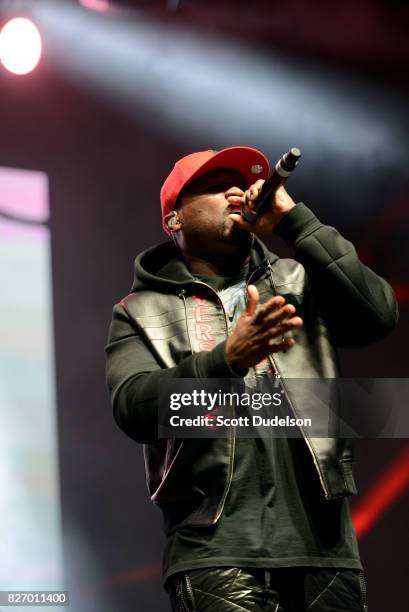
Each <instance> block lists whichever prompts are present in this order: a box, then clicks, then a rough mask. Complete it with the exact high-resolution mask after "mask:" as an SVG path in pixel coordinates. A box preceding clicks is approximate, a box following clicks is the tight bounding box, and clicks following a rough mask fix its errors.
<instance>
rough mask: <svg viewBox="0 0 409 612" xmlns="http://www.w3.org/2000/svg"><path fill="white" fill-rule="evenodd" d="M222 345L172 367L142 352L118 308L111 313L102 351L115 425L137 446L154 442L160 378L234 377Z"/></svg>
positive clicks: (139, 341)
mask: <svg viewBox="0 0 409 612" xmlns="http://www.w3.org/2000/svg"><path fill="white" fill-rule="evenodd" d="M225 344H226V343H225V341H224V342H221V343H219V344H218V345H217V346H216V347H215V348H214V349H213V350H211V351H201V352H198V353H195V354H193V355H189V356H188V357H185V358H184V359H182V360H181V362H180V363H179V364H178V365H177V366H175V367H171V368H164V367H163V364H161V363H160V356H158V357H157V359H155V355H154V353H153V352H152V351H151V350H150V349H149V348H148V347H147V345H146V343H145V342H144V339H143V337H142V335H141V334H140V333H139V332H138V330H137V329H136V327H135V323H134V322H132V320H131V317H130V316H129V314H128V312H127V310H126V308H125V307H124V305H123V304H122V303H119V304H116V305H115V306H114V309H113V315H112V322H111V326H110V329H109V335H108V344H107V346H106V347H105V352H106V358H107V361H106V378H107V384H108V389H109V392H110V396H111V402H112V406H113V411H114V418H115V421H116V423H117V425H118V426H119V427H120V429H122V430H123V431H124V432H125V433H126V434H127V435H128V436H129V437H131V438H132V439H133V440H135V441H136V442H141V443H146V444H150V443H155V442H157V441H158V432H157V428H158V419H157V402H158V387H159V384H160V381H161V380H163V379H165V378H235V377H238V374H237V373H236V372H234V371H233V370H232V369H231V368H230V366H229V364H228V363H227V361H226V357H225Z"/></svg>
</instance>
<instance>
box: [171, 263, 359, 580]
mask: <svg viewBox="0 0 409 612" xmlns="http://www.w3.org/2000/svg"><path fill="white" fill-rule="evenodd" d="M246 275H247V270H244V271H243V272H242V273H241V274H239V275H238V276H237V277H235V278H234V279H224V278H223V277H204V276H199V277H198V278H199V279H200V280H202V281H204V282H206V283H208V284H209V285H212V286H213V287H214V288H215V289H216V290H217V291H223V289H224V288H226V287H232V292H231V295H236V298H235V299H237V303H238V304H239V306H238V308H236V309H235V308H234V304H232V303H231V302H232V300H230V306H231V307H230V313H231V317H230V318H231V322H232V324H233V323H234V321H235V320H236V318H237V316H239V314H240V310H241V309H242V307H243V306H242V304H243V300H242V296H241V300H240V296H239V292H240V287H243V282H242V281H243V278H244V279H245V277H246ZM229 280H230V282H229ZM232 285H233V286H232ZM237 289H238V291H237ZM243 290H244V289H243ZM219 295H220V293H219ZM220 297H221V298H222V299H223V301H224V299H225V297H226V296H225V295H223V296H222V295H220ZM233 301H234V300H233ZM240 303H241V306H240ZM216 566H225V567H226V566H231V567H259V568H276V567H293V566H319V567H343V568H351V569H362V565H361V561H360V558H359V551H358V543H357V540H356V535H355V530H354V527H353V524H352V521H351V516H350V511H349V503H348V499H347V498H345V497H344V498H341V499H335V500H330V501H327V500H326V499H325V497H324V494H323V491H322V488H321V484H320V482H319V477H318V474H317V471H316V468H315V466H314V464H313V460H312V457H311V454H310V451H309V449H308V447H307V445H306V443H305V441H304V439H303V438H236V447H235V457H234V471H233V478H232V482H231V486H230V490H229V493H228V496H227V498H226V502H225V506H224V509H223V512H222V514H221V516H220V518H219V520H218V522H217V523H216V524H215V525H212V526H210V527H205V528H203V527H200V528H199V527H196V528H182V529H180V530H178V531H176V532H175V533H173V534H172V535H170V536H169V537H168V539H167V543H166V547H165V552H164V579H165V580H166V578H168V577H169V576H170V575H172V574H174V573H176V572H180V571H187V570H190V569H197V568H203V567H216Z"/></svg>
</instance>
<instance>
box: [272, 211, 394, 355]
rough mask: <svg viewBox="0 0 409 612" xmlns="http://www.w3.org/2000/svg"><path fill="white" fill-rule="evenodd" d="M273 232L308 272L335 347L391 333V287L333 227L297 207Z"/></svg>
mask: <svg viewBox="0 0 409 612" xmlns="http://www.w3.org/2000/svg"><path fill="white" fill-rule="evenodd" d="M275 233H276V234H277V235H279V236H281V237H282V238H283V239H284V240H285V241H286V242H287V244H289V245H290V246H292V247H293V248H294V249H295V258H296V259H297V260H298V261H299V262H300V263H302V264H303V266H304V268H305V269H306V271H307V274H308V276H309V278H310V282H311V291H312V293H313V294H314V296H315V297H316V299H317V302H318V304H319V307H320V310H321V312H322V315H323V317H324V319H325V321H326V324H327V326H328V328H329V330H330V332H331V337H332V340H333V342H334V344H335V345H337V346H339V347H341V346H343V347H359V346H366V345H368V344H372V343H373V342H377V341H378V340H381V339H382V338H383V337H385V336H386V335H387V334H388V333H389V332H390V331H392V329H393V328H394V327H395V325H396V323H397V320H398V307H397V302H396V298H395V295H394V292H393V290H392V288H391V287H390V286H389V284H388V283H387V282H386V281H385V280H383V279H382V278H381V277H380V276H378V275H377V274H375V272H373V271H372V270H370V269H369V268H368V267H367V266H365V265H364V264H363V263H362V262H361V261H360V260H359V258H358V255H357V252H356V250H355V248H354V246H353V244H352V243H351V242H349V241H348V240H346V239H345V238H343V236H341V234H340V233H339V232H338V231H337V230H336V229H335V228H333V227H330V226H328V225H323V224H322V223H321V222H320V221H319V219H317V217H316V216H315V215H314V213H313V212H312V211H311V210H310V209H309V208H307V206H305V205H304V204H302V203H299V204H297V206H295V208H293V209H292V210H291V211H290V212H289V213H287V214H286V215H285V216H284V217H283V218H282V219H281V221H280V222H279V223H278V225H277V227H276V229H275Z"/></svg>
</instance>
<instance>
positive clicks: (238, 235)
mask: <svg viewBox="0 0 409 612" xmlns="http://www.w3.org/2000/svg"><path fill="white" fill-rule="evenodd" d="M227 220H228V218H226V219H225V220H224V222H223V224H222V228H221V237H222V240H223V242H225V243H228V244H231V245H235V246H237V247H238V250H239V251H243V252H247V251H249V250H250V248H251V245H252V244H253V235H252V234H251V233H250V232H247V231H246V230H243V229H241V228H239V227H238V226H237V225H236V224H235V223H233V226H230V227H229V226H228V224H227V223H226V222H227Z"/></svg>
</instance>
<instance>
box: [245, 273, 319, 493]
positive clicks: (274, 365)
mask: <svg viewBox="0 0 409 612" xmlns="http://www.w3.org/2000/svg"><path fill="white" fill-rule="evenodd" d="M268 268H269V270H270V275H271V264H270V262H269V263H268ZM253 274H254V272H253ZM253 274H251V275H250V277H249V279H248V281H247V285H248V284H249V282H250V279H251V277H252V275H253ZM271 283H272V284H273V287H274V282H273V280H272V279H271ZM247 285H246V287H247ZM274 290H275V287H274ZM268 358H269V361H270V364H271V366H272V368H273V375H274V378H275V379H281V380H282V382H281V386H282V389H283V391H284V395H285V397H286V400H287V402H288V403H289V405H290V407H291V410H292V412H293V415H294V416H295V417H297V413H296V411H295V410H294V406H293V404H292V402H291V400H290V398H289V396H288V393H287V390H286V389H285V384H284V379H282V377H281V374H280V371H279V369H278V367H277V364H276V362H275V361H274V357H273V355H272V354H270V355H269V356H268ZM300 429H301V431H302V434H303V438H304V440H305V443H306V445H307V447H308V450H309V451H310V454H311V456H312V460H313V462H314V465H315V469H316V470H317V473H318V477H319V479H320V482H321V486H322V488H323V490H324V494H325V497H326V499H329V497H330V495H329V491H328V487H327V485H326V484H325V482H324V479H323V477H322V473H321V469H320V466H319V464H318V460H317V457H316V455H315V453H314V449H313V448H312V446H311V443H310V441H309V439H308V436H307V435H306V434H305V432H304V429H303V428H302V427H300Z"/></svg>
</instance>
